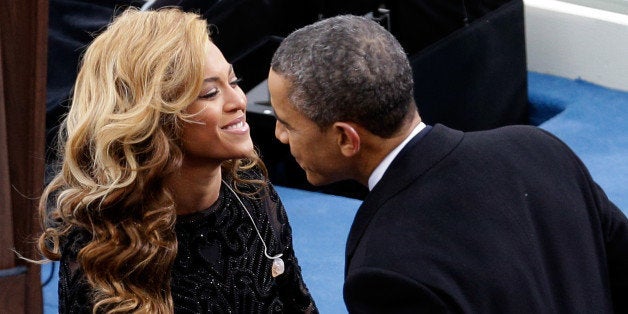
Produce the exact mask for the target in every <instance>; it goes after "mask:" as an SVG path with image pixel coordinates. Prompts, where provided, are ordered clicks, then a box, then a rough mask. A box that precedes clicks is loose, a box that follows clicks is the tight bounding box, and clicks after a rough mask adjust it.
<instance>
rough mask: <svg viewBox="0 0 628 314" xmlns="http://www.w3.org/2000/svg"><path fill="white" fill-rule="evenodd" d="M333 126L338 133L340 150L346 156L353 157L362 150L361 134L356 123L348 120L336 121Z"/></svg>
mask: <svg viewBox="0 0 628 314" xmlns="http://www.w3.org/2000/svg"><path fill="white" fill-rule="evenodd" d="M332 128H333V129H334V132H335V133H336V136H337V143H338V147H339V148H340V152H341V153H342V154H343V155H344V156H345V157H353V156H354V155H355V154H357V153H358V152H359V151H360V141H361V139H360V134H359V133H358V131H357V129H356V127H355V126H354V125H352V124H351V123H347V122H336V123H334V125H333V126H332Z"/></svg>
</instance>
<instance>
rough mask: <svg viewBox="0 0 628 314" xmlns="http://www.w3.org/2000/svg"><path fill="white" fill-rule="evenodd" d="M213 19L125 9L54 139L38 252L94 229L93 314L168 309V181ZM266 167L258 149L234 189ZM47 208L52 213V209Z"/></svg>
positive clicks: (98, 48) (233, 163) (47, 252)
mask: <svg viewBox="0 0 628 314" xmlns="http://www.w3.org/2000/svg"><path fill="white" fill-rule="evenodd" d="M209 35H210V34H209V31H208V25H207V22H206V21H205V20H204V19H203V18H201V17H200V16H198V15H196V14H193V13H185V12H182V11H180V10H177V9H172V8H169V9H161V10H157V11H140V10H138V9H127V10H126V11H124V12H122V13H121V14H120V15H118V17H116V18H115V19H114V21H113V22H112V23H111V24H110V25H109V26H108V28H107V29H106V30H104V32H102V33H101V34H100V35H99V36H97V37H96V38H95V39H94V41H93V42H92V44H91V45H90V46H89V47H88V49H87V50H86V52H85V54H84V56H83V58H82V61H81V67H80V71H79V73H78V77H77V80H76V84H75V86H74V94H73V98H72V106H71V108H70V111H69V113H68V115H67V117H66V118H65V121H64V123H63V124H62V128H61V131H60V134H59V137H60V141H59V142H60V145H59V146H60V147H59V154H60V155H61V156H60V157H61V160H63V161H62V164H61V165H60V166H61V168H60V169H59V172H58V174H57V175H56V176H55V177H54V179H53V180H52V181H51V182H50V183H49V184H48V186H47V187H46V189H45V190H44V193H43V196H42V198H41V201H40V205H39V211H40V217H41V223H42V225H43V226H44V230H45V231H44V232H43V234H42V235H41V236H40V238H39V241H38V247H39V249H40V251H41V252H42V254H44V256H46V257H47V258H48V259H51V260H59V259H60V258H61V252H60V243H61V242H62V240H61V239H62V238H63V237H64V236H67V235H68V234H69V232H70V231H71V230H72V229H73V228H75V227H78V228H84V229H86V230H88V231H89V232H91V234H92V239H91V241H90V242H89V243H88V244H87V245H86V246H85V247H84V248H82V249H81V250H80V252H79V253H78V257H77V262H78V263H79V265H80V267H82V268H83V270H84V272H85V275H86V278H87V280H88V282H89V283H90V285H91V286H92V287H93V292H94V295H93V297H94V308H93V312H94V313H96V312H107V313H120V312H135V313H172V312H173V304H172V297H171V293H170V269H171V267H172V265H173V262H174V259H175V256H176V254H177V240H176V235H175V232H174V224H175V220H176V211H175V204H174V201H173V198H172V195H171V194H170V193H169V191H168V189H167V188H166V187H165V186H164V180H165V178H166V177H167V176H168V175H170V174H172V173H174V172H176V171H177V170H178V169H179V168H180V166H181V163H182V159H183V154H182V151H181V149H180V139H179V136H180V134H181V123H182V121H186V119H188V118H190V117H189V116H188V115H186V114H185V108H186V107H187V106H188V105H189V104H191V103H192V102H194V101H195V100H196V99H197V97H198V94H199V93H200V90H201V85H202V77H203V69H204V62H205V52H206V45H207V42H208V41H209V40H210V37H209ZM253 167H258V168H260V169H262V172H263V173H264V175H265V174H266V170H265V168H264V165H263V163H262V162H261V161H260V160H259V158H258V157H257V154H256V153H255V152H253V153H252V156H251V157H250V158H246V159H238V160H230V161H228V162H225V163H223V171H226V172H229V173H231V176H233V177H234V179H235V180H236V181H237V182H241V183H243V182H244V183H260V182H263V180H259V181H254V182H251V181H250V180H249V181H247V180H245V179H243V178H240V177H239V176H238V173H240V171H242V170H244V169H249V168H253ZM50 207H51V208H52V209H48V208H50Z"/></svg>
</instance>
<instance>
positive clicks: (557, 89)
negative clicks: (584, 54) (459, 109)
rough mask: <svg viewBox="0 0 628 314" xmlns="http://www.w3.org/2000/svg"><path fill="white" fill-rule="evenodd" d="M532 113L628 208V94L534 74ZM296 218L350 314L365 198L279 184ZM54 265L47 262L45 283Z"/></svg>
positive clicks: (300, 246)
mask: <svg viewBox="0 0 628 314" xmlns="http://www.w3.org/2000/svg"><path fill="white" fill-rule="evenodd" d="M528 88H529V99H530V103H531V107H530V113H531V115H530V119H531V121H532V123H533V124H535V125H539V126H540V127H541V128H543V129H545V130H548V131H550V132H551V133H553V134H555V135H556V136H558V137H559V138H560V139H562V140H563V141H565V142H566V143H567V144H568V145H569V146H570V147H571V148H572V149H573V150H574V151H575V152H576V154H577V155H578V156H579V157H580V158H581V159H582V161H583V162H584V163H585V165H587V167H588V168H589V170H590V172H591V175H592V176H593V178H594V179H595V180H596V182H597V183H598V184H599V185H600V186H601V187H602V188H603V189H604V190H605V191H606V193H607V195H608V197H609V198H610V199H611V200H612V201H613V202H614V203H615V204H617V206H619V208H621V209H622V210H623V211H624V213H627V214H628V195H627V194H628V193H626V186H628V162H627V161H628V126H627V125H628V92H621V91H616V90H611V89H607V88H604V87H601V86H597V85H594V84H591V83H588V82H585V81H582V80H571V79H565V78H561V77H556V76H551V75H544V74H539V73H533V72H530V73H529V76H528ZM277 192H278V193H279V196H280V197H281V199H282V201H283V203H284V206H285V208H286V211H287V212H288V217H289V219H290V222H291V224H292V231H293V241H294V248H295V252H296V254H297V257H298V258H299V263H300V265H301V268H302V272H303V277H304V280H305V282H306V284H307V285H308V288H309V289H310V292H311V293H312V296H313V297H314V299H315V301H316V303H317V305H318V307H319V309H320V312H321V313H323V314H327V313H331V314H336V313H347V311H346V308H345V306H344V303H343V301H342V283H343V272H344V248H345V241H346V237H347V234H348V232H349V227H350V225H351V222H352V221H353V216H354V214H355V212H356V210H357V208H358V207H359V205H360V203H361V201H359V200H355V199H351V198H345V197H340V196H333V195H327V194H320V193H316V192H309V191H302V190H297V189H291V188H285V187H277ZM52 265H56V264H48V265H45V266H44V267H43V268H42V281H45V280H46V279H48V276H49V274H51V270H53V269H52ZM56 271H57V268H54V271H53V272H52V273H53V278H52V279H51V280H50V282H49V283H48V284H46V285H45V286H44V307H45V308H44V313H45V314H53V313H57V280H58V278H57V277H56Z"/></svg>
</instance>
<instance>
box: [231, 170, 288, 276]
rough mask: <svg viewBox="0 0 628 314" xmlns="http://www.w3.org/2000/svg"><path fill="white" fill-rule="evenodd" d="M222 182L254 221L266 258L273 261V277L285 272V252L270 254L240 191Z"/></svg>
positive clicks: (252, 221)
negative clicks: (239, 193)
mask: <svg viewBox="0 0 628 314" xmlns="http://www.w3.org/2000/svg"><path fill="white" fill-rule="evenodd" d="M222 183H224V184H225V185H226V186H227V188H229V191H231V193H233V195H234V196H235V197H236V199H237V200H238V202H239V203H240V205H241V206H242V208H243V209H244V211H245V212H246V214H247V216H249V219H251V223H253V228H255V232H257V236H258V237H259V239H260V241H262V245H263V246H264V256H266V258H268V259H270V260H272V261H273V266H272V267H271V269H270V270H271V272H270V274H271V275H272V276H273V277H277V276H279V275H281V274H283V272H284V270H285V266H284V263H283V260H282V259H281V256H283V253H279V254H277V255H275V256H270V255H268V248H267V247H266V242H265V241H264V238H262V234H261V233H260V232H259V229H258V228H257V225H256V224H255V220H254V219H253V216H251V213H249V210H248V209H246V206H244V203H243V202H242V200H241V199H240V196H238V193H236V191H234V190H233V189H232V188H231V186H229V184H227V182H225V180H222Z"/></svg>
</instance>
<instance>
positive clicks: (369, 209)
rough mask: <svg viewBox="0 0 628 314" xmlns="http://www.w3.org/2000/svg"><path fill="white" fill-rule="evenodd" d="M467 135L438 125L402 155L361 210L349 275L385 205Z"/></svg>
mask: <svg viewBox="0 0 628 314" xmlns="http://www.w3.org/2000/svg"><path fill="white" fill-rule="evenodd" d="M463 134H464V133H463V132H461V131H457V130H453V129H450V128H448V127H446V126H444V125H441V124H436V125H435V126H434V127H433V128H431V130H430V129H428V128H426V129H424V130H422V131H421V132H420V133H419V134H417V135H416V136H415V137H414V138H413V139H412V140H411V141H410V142H408V144H407V145H406V146H405V147H404V148H403V149H402V150H401V152H399V155H397V157H396V158H395V159H394V160H393V162H392V163H391V164H390V166H389V167H388V169H387V170H386V172H385V173H384V176H383V177H382V179H381V180H380V181H379V183H377V185H375V187H374V188H373V190H372V191H371V192H370V193H369V194H368V195H367V196H366V198H365V199H364V202H363V203H362V205H361V206H360V208H358V211H357V213H356V216H355V218H354V220H353V224H352V225H351V230H350V232H349V238H348V239H347V246H346V252H345V275H346V272H347V270H348V267H349V263H350V261H351V257H352V256H353V252H354V251H355V248H356V246H357V244H358V243H359V242H360V239H361V238H362V235H363V234H364V231H365V230H366V228H367V227H368V225H369V223H370V222H371V219H372V218H373V216H375V214H376V213H377V210H378V209H379V208H380V207H381V206H382V204H384V203H385V202H386V201H387V200H388V199H390V198H392V197H394V196H395V195H396V194H397V193H399V192H400V191H401V190H403V189H404V188H406V187H407V186H408V185H409V184H411V183H412V182H413V181H415V180H416V179H417V178H418V177H420V176H421V175H423V174H424V173H425V172H426V171H428V170H429V169H430V168H432V167H433V166H434V165H435V164H436V163H438V162H439V161H440V160H442V159H443V158H444V157H445V156H446V155H447V154H449V153H450V152H451V151H452V150H453V149H454V148H455V147H456V146H457V145H458V143H460V141H461V140H462V137H463Z"/></svg>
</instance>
